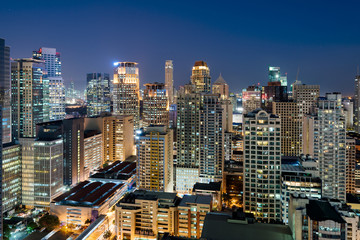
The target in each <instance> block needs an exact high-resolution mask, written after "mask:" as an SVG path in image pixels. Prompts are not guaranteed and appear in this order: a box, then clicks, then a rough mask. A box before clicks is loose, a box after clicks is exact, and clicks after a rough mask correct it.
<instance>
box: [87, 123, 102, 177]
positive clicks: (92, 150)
mask: <svg viewBox="0 0 360 240" xmlns="http://www.w3.org/2000/svg"><path fill="white" fill-rule="evenodd" d="M102 146H103V145H102V133H101V132H98V131H96V130H93V131H91V130H90V131H85V132H84V167H85V170H84V171H85V175H86V176H89V175H91V173H92V172H94V171H95V170H96V169H99V168H100V167H101V166H102V164H103V162H104V160H103V158H104V154H103V147H102Z"/></svg>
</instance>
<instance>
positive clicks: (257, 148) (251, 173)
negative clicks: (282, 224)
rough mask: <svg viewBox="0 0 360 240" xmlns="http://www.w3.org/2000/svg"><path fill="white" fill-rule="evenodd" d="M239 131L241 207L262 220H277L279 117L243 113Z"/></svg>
mask: <svg viewBox="0 0 360 240" xmlns="http://www.w3.org/2000/svg"><path fill="white" fill-rule="evenodd" d="M243 132H244V136H245V139H244V195H243V196H244V197H243V198H244V201H243V202H244V210H245V212H251V213H253V214H254V215H255V218H256V219H258V220H259V221H262V222H270V221H272V220H277V221H280V220H281V202H280V192H281V140H280V134H281V123H280V118H279V117H278V116H276V115H274V114H269V113H267V112H265V111H264V110H261V109H257V110H255V111H253V112H250V113H248V114H246V115H245V116H244V128H243ZM255 140H256V141H255Z"/></svg>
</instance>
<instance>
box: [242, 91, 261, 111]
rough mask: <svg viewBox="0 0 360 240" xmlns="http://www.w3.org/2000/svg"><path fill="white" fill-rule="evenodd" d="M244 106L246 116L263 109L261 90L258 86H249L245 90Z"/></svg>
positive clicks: (243, 95)
mask: <svg viewBox="0 0 360 240" xmlns="http://www.w3.org/2000/svg"><path fill="white" fill-rule="evenodd" d="M242 106H243V109H244V110H243V113H244V114H245V113H248V112H252V111H254V110H255V109H258V108H261V88H260V87H258V86H249V87H247V88H246V89H243V91H242Z"/></svg>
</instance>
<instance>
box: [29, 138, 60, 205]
mask: <svg viewBox="0 0 360 240" xmlns="http://www.w3.org/2000/svg"><path fill="white" fill-rule="evenodd" d="M62 188H63V140H62V138H61V137H60V138H57V139H53V140H50V139H48V138H47V139H37V140H36V141H35V143H34V207H41V208H49V207H50V202H51V201H52V200H53V199H54V198H55V197H56V196H58V195H59V194H61V192H62Z"/></svg>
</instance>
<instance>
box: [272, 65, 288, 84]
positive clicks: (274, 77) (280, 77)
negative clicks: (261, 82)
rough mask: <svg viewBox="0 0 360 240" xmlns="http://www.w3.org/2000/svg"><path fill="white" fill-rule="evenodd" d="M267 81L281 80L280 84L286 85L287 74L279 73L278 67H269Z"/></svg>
mask: <svg viewBox="0 0 360 240" xmlns="http://www.w3.org/2000/svg"><path fill="white" fill-rule="evenodd" d="M269 82H281V86H287V74H286V73H285V74H281V73H280V67H271V66H270V67H269Z"/></svg>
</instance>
